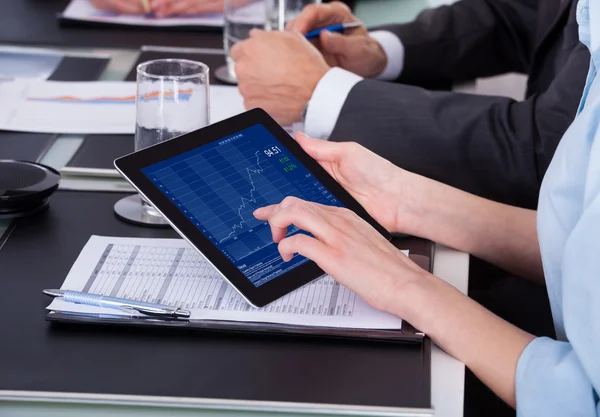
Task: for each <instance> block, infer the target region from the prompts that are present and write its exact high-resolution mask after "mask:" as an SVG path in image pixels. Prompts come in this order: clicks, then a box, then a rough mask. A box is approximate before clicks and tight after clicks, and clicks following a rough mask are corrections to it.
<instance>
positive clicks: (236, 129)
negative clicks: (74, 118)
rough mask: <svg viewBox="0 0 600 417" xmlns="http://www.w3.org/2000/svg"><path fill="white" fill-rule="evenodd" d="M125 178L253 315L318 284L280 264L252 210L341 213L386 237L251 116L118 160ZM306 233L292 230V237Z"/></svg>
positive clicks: (313, 270) (296, 262)
mask: <svg viewBox="0 0 600 417" xmlns="http://www.w3.org/2000/svg"><path fill="white" fill-rule="evenodd" d="M115 167H116V168H117V170H119V172H121V174H122V175H123V176H124V177H125V178H126V179H127V180H128V181H129V182H130V183H131V184H132V185H133V186H134V187H135V188H136V189H137V190H138V191H139V193H140V194H141V195H142V196H144V197H145V198H146V199H147V200H148V201H150V202H151V203H152V205H153V206H154V207H155V208H156V209H157V210H158V211H159V212H160V213H161V214H162V215H163V216H164V217H165V219H166V220H167V221H168V222H169V223H170V224H171V225H172V226H173V228H174V229H175V230H176V231H177V232H178V233H179V234H180V235H181V236H182V237H183V238H184V239H186V240H187V241H188V242H189V243H190V244H191V245H192V246H193V247H194V248H196V249H197V250H198V251H199V252H200V253H201V254H202V255H203V256H204V257H205V258H206V259H207V260H208V261H209V262H210V263H211V264H212V265H213V266H214V267H215V268H216V269H217V270H218V271H219V272H220V273H221V274H222V275H223V277H224V278H225V279H226V280H227V281H229V282H230V283H231V285H232V286H233V287H235V289H236V290H237V291H238V292H239V293H240V294H241V295H242V296H243V297H244V298H245V299H246V300H247V301H248V302H249V303H250V304H252V305H254V306H256V307H263V306H265V305H267V304H269V303H270V302H272V301H274V300H276V299H278V298H279V297H282V296H284V295H285V294H287V293H289V292H291V291H293V290H295V289H297V288H298V287H300V286H302V285H304V284H306V283H308V282H310V281H313V280H314V279H316V278H319V277H320V276H322V275H323V271H322V270H321V269H320V268H319V267H318V266H317V264H316V263H314V262H312V261H310V260H308V259H306V258H304V257H303V256H300V255H298V254H296V255H295V256H294V257H293V258H292V260H290V261H289V262H284V261H283V259H282V258H281V256H280V255H279V252H278V250H277V244H275V243H274V242H273V239H272V236H271V229H270V227H269V224H268V223H267V222H264V221H260V220H257V219H256V218H254V216H253V214H252V213H253V211H254V210H255V209H257V208H258V207H263V206H266V205H269V204H276V203H280V202H281V201H282V200H283V199H284V198H285V197H286V196H295V197H298V198H301V199H304V200H308V201H314V202H318V203H321V204H327V205H332V206H339V207H346V208H348V209H350V210H353V211H354V212H355V213H357V214H358V215H359V216H360V217H362V218H363V219H365V220H366V221H367V222H369V223H370V224H371V225H372V226H373V227H375V229H377V230H378V231H379V232H380V233H381V234H383V235H385V236H386V237H388V238H389V235H388V233H387V231H386V230H385V229H384V228H383V227H382V226H381V225H379V224H378V223H377V222H376V221H375V220H373V219H372V218H371V217H370V216H369V215H368V214H367V212H366V211H365V210H364V209H363V208H362V206H361V205H360V204H359V203H358V202H357V201H356V200H355V199H354V198H353V197H352V196H351V195H350V194H348V192H346V190H344V189H343V188H342V186H341V185H339V184H338V183H337V182H336V181H335V180H334V179H333V178H332V177H331V176H330V175H329V174H328V173H327V172H326V171H325V170H324V169H323V168H322V167H321V166H320V165H319V164H318V163H317V162H316V161H315V160H314V159H312V158H311V157H310V156H309V155H308V154H307V153H306V152H304V150H303V149H302V148H301V147H300V145H298V144H297V143H296V141H295V140H294V139H293V138H292V137H291V136H290V135H289V133H287V132H286V131H285V130H284V129H283V128H282V127H281V126H279V125H278V124H277V122H275V121H274V120H273V119H272V118H271V117H270V116H269V115H267V113H266V112H265V111H263V110H261V109H254V110H250V111H248V112H246V113H242V114H240V115H238V116H235V117H232V118H230V119H227V120H224V121H222V122H219V123H215V124H213V125H210V126H208V127H205V128H203V129H200V130H196V131H194V132H190V133H187V134H184V135H182V136H178V137H176V138H174V139H171V140H169V141H166V142H163V143H160V144H158V145H154V146H151V147H149V148H146V149H143V150H141V151H139V152H135V153H133V154H130V155H127V156H124V157H122V158H119V159H117V160H115ZM296 233H306V232H304V231H302V230H299V229H298V228H296V227H294V226H292V227H290V228H289V229H288V236H290V235H293V234H296Z"/></svg>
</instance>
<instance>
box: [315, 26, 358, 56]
mask: <svg viewBox="0 0 600 417" xmlns="http://www.w3.org/2000/svg"><path fill="white" fill-rule="evenodd" d="M320 41H321V47H322V48H323V49H324V50H325V51H327V52H329V53H330V54H335V55H347V53H348V52H349V51H350V49H351V47H350V46H351V45H350V37H349V36H344V35H342V34H340V33H336V32H329V31H326V30H324V31H323V32H322V33H321V39H320Z"/></svg>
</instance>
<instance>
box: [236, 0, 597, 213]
mask: <svg viewBox="0 0 600 417" xmlns="http://www.w3.org/2000/svg"><path fill="white" fill-rule="evenodd" d="M575 4H576V0H564V1H562V0H528V1H523V0H461V1H458V2H456V3H454V4H452V5H450V6H442V7H439V8H436V9H431V10H427V11H425V12H423V13H422V14H421V15H420V16H419V17H418V18H417V19H416V20H415V21H413V22H411V23H407V24H397V25H389V26H385V27H383V28H381V29H383V30H378V31H375V32H370V33H369V32H367V30H366V29H365V28H364V27H363V28H358V29H354V30H352V31H351V32H348V33H347V34H343V35H341V34H337V33H328V32H326V31H325V32H323V33H322V34H321V36H320V39H319V41H318V42H317V43H316V47H315V45H311V43H310V42H308V41H307V40H305V39H304V38H303V36H301V35H300V34H304V33H306V32H307V31H309V30H313V29H316V28H321V27H325V26H328V25H331V24H334V23H341V22H353V21H358V19H357V18H356V17H355V16H354V15H352V12H351V11H350V9H349V8H348V7H347V6H345V5H343V4H342V3H339V2H333V3H329V4H321V5H310V6H307V7H306V8H305V9H304V10H303V12H302V14H301V15H300V16H299V17H298V18H297V19H295V20H294V21H293V22H292V23H291V24H290V25H289V27H288V29H289V30H290V31H289V32H286V33H281V32H263V31H253V32H252V34H251V38H250V39H248V40H245V41H243V42H239V43H237V44H236V46H235V47H234V48H233V49H232V51H231V54H232V57H233V59H234V60H235V61H236V74H237V76H238V78H239V90H240V92H241V94H242V95H243V97H244V101H245V104H246V107H247V108H253V107H261V108H263V109H265V110H266V111H267V112H268V113H269V114H270V115H271V116H273V117H274V118H275V119H276V120H277V121H278V122H279V123H281V124H284V125H287V124H290V123H292V122H298V121H301V120H304V123H305V131H306V133H307V134H309V135H310V136H313V137H317V138H327V137H328V138H329V140H332V141H342V140H347V141H350V140H351V141H355V142H358V143H360V144H362V145H364V146H365V147H367V148H368V149H370V150H372V151H374V152H375V153H377V154H379V155H383V156H385V157H386V158H387V159H389V160H390V161H391V162H393V163H394V164H396V165H398V166H401V167H403V168H406V169H408V170H410V171H413V172H417V173H420V174H423V175H426V176H427V177H429V178H433V179H437V180H439V181H442V182H445V183H447V184H450V185H453V186H455V187H458V188H461V189H463V190H466V191H469V192H472V193H475V194H477V195H479V196H482V197H486V198H491V199H493V200H496V201H502V202H504V203H508V204H514V205H518V206H521V207H527V208H534V207H535V206H536V204H537V197H538V193H539V187H540V182H541V179H542V178H543V176H544V173H545V171H546V169H547V167H548V164H549V162H550V159H551V158H552V155H553V154H554V151H555V149H556V146H557V144H558V141H559V140H560V137H561V136H562V134H563V133H564V132H565V130H566V129H567V127H568V126H569V124H570V123H571V122H572V121H573V118H574V116H575V111H576V109H577V104H578V100H579V95H580V94H581V91H582V88H583V84H584V82H585V76H586V71H587V67H588V64H589V52H588V51H587V49H586V48H585V47H584V46H583V45H581V44H580V43H579V41H578V38H577V24H576V21H575ZM294 31H298V32H299V33H294ZM511 71H514V72H523V73H528V75H529V81H528V91H527V98H526V99H525V100H523V101H515V100H512V99H509V98H506V97H496V96H478V95H471V94H460V93H452V92H446V91H443V92H441V91H430V90H427V89H424V88H421V87H417V86H414V85H412V84H427V83H439V82H440V81H447V82H458V81H461V80H466V79H473V78H476V77H484V76H491V75H495V74H501V73H507V72H511ZM363 77H364V79H363ZM375 77H379V78H382V79H385V80H390V81H393V82H384V81H381V80H374V79H372V78H375ZM409 84H411V85H409ZM303 113H304V116H303Z"/></svg>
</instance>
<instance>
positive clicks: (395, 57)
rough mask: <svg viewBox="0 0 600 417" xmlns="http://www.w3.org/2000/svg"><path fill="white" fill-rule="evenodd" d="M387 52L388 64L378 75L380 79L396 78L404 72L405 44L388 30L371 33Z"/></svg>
mask: <svg viewBox="0 0 600 417" xmlns="http://www.w3.org/2000/svg"><path fill="white" fill-rule="evenodd" d="M369 35H370V36H371V37H372V38H373V39H375V40H376V41H377V42H379V44H380V45H381V47H382V48H383V51H384V52H385V55H386V57H387V65H386V67H385V69H384V70H383V72H382V73H381V74H379V75H378V76H377V79H379V80H395V79H396V78H398V77H399V76H400V74H402V69H403V68H404V45H403V44H402V41H401V40H400V38H398V37H397V36H396V35H394V34H393V33H392V32H388V31H387V30H376V31H375V32H371V33H369Z"/></svg>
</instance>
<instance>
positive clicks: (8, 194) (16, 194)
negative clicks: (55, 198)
mask: <svg viewBox="0 0 600 417" xmlns="http://www.w3.org/2000/svg"><path fill="white" fill-rule="evenodd" d="M59 182H60V174H59V173H58V171H56V170H55V169H52V168H50V167H47V166H45V165H41V164H36V163H35V162H25V161H13V160H9V159H4V160H0V219H14V218H17V217H24V216H29V215H31V214H34V213H37V212H38V211H41V210H43V209H45V208H46V207H48V197H50V195H51V194H52V193H53V192H54V191H56V189H57V188H58V184H59Z"/></svg>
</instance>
